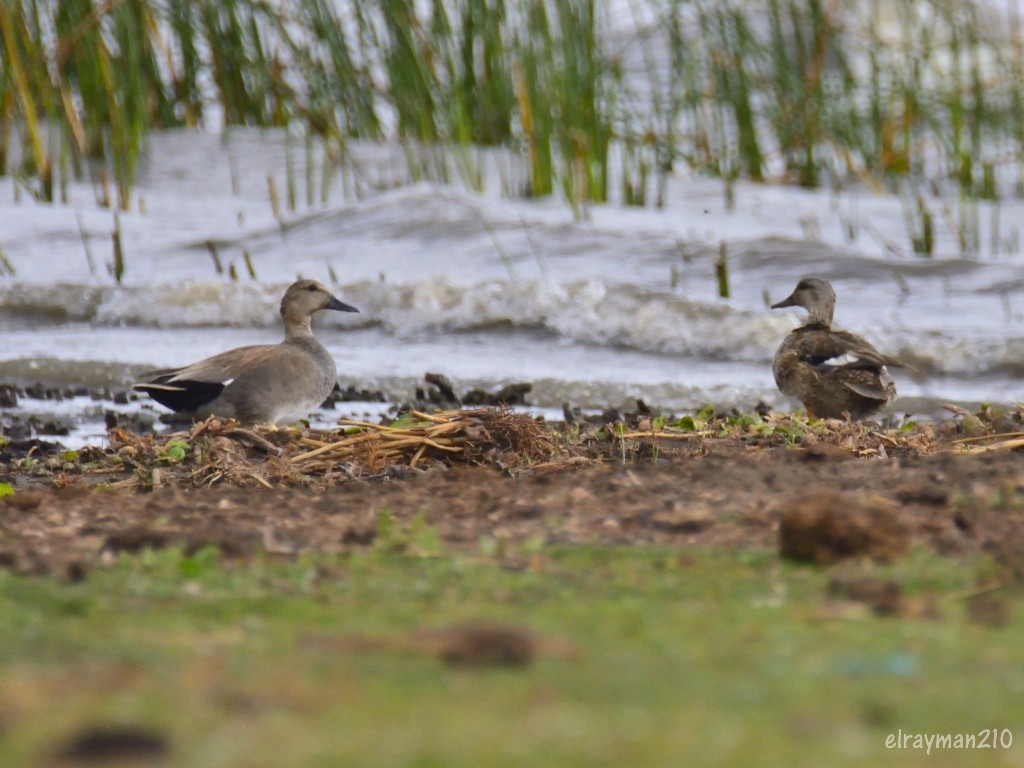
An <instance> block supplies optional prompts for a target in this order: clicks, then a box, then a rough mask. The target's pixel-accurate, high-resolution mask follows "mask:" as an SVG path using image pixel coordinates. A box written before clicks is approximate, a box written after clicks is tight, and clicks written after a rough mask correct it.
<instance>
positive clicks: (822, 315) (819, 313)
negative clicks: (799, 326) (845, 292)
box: [807, 304, 835, 328]
mask: <svg viewBox="0 0 1024 768" xmlns="http://www.w3.org/2000/svg"><path fill="white" fill-rule="evenodd" d="M834 310H835V307H834V306H833V305H832V304H818V305H815V306H813V307H808V308H807V312H808V317H807V325H820V326H824V327H825V328H831V327H832V315H833V313H834Z"/></svg>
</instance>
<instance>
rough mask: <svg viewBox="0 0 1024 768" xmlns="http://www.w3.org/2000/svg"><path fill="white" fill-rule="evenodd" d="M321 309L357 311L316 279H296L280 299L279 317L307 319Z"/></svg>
mask: <svg viewBox="0 0 1024 768" xmlns="http://www.w3.org/2000/svg"><path fill="white" fill-rule="evenodd" d="M321 309H335V310H337V311H339V312H358V311H359V310H358V309H356V308H355V307H352V306H349V305H348V304H345V303H343V302H340V301H338V300H337V299H336V298H334V296H332V295H331V292H330V291H329V290H328V289H327V286H326V285H324V284H323V283H321V282H318V281H317V280H298V281H296V282H294V283H292V284H291V285H289V286H288V290H287V291H285V292H284V298H283V299H281V317H283V318H284V319H285V320H298V321H302V320H308V319H309V317H310V315H312V314H313V313H314V312H319V311H320V310H321Z"/></svg>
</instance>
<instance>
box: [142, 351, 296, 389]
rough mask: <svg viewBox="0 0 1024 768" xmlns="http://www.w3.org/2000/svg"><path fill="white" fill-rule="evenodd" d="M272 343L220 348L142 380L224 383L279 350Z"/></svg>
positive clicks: (265, 360) (151, 374)
mask: <svg viewBox="0 0 1024 768" xmlns="http://www.w3.org/2000/svg"><path fill="white" fill-rule="evenodd" d="M277 350H278V347H277V345H276V344H257V345H254V346H250V347H238V348H237V349H232V350H228V351H227V352H221V353H220V354H219V355H214V356H213V357H207V358H206V359H204V360H199V361H198V362H195V363H192V364H191V365H186V366H184V367H182V368H168V369H166V370H162V371H152V372H150V373H147V374H146V375H145V376H144V381H143V383H144V384H175V383H179V382H184V381H198V382H203V383H205V384H223V385H225V386H226V385H227V383H228V382H229V381H231V379H234V378H235V377H236V376H238V375H239V374H240V373H242V372H243V371H246V370H251V369H253V368H256V367H259V366H262V365H265V364H267V362H268V361H269V360H271V359H273V358H274V357H276V356H277V355H279V354H280V352H279V351H277Z"/></svg>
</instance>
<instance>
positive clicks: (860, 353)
mask: <svg viewBox="0 0 1024 768" xmlns="http://www.w3.org/2000/svg"><path fill="white" fill-rule="evenodd" d="M835 306H836V293H835V291H834V290H833V289H832V286H831V285H830V284H829V282H828V281H827V280H822V279H821V278H818V277H805V278H803V279H802V280H801V281H800V282H799V283H797V286H796V289H795V290H794V291H793V293H792V294H790V295H789V296H788V297H787V298H785V299H783V300H782V301H780V302H778V303H777V304H773V305H772V309H780V308H782V307H803V308H804V309H806V310H807V312H808V313H809V317H808V318H807V323H806V324H805V325H802V326H801V327H799V328H797V329H795V330H794V331H793V332H792V333H790V334H789V335H788V336H787V337H786V339H785V340H784V341H783V342H782V346H780V347H779V350H778V352H776V353H775V360H774V362H773V363H772V373H773V374H774V375H775V383H776V385H777V386H778V388H779V390H780V391H781V392H782V393H783V394H784V395H788V396H789V397H794V398H796V399H797V400H799V401H800V402H801V403H803V404H804V407H805V408H806V409H807V415H808V416H810V417H814V418H820V419H841V418H847V417H848V418H850V419H854V420H858V419H863V418H865V417H866V416H870V415H871V414H872V413H875V412H876V411H878V410H879V409H881V408H882V407H884V406H885V405H886V403H888V402H889V401H890V400H892V399H893V398H894V397H896V385H895V384H894V383H893V381H892V378H891V377H890V376H889V372H888V371H887V370H886V366H893V367H900V366H902V365H903V363H902V362H901V361H900V360H898V359H896V358H894V357H890V356H888V355H883V354H882V353H881V352H879V351H878V350H877V349H875V348H874V347H873V346H871V344H869V343H868V342H867V341H865V340H864V339H862V338H861V337H860V336H856V335H854V334H852V333H847V332H846V331H836V330H833V328H832V315H833V312H834V311H835Z"/></svg>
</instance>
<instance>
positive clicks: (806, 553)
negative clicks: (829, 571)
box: [779, 491, 910, 565]
mask: <svg viewBox="0 0 1024 768" xmlns="http://www.w3.org/2000/svg"><path fill="white" fill-rule="evenodd" d="M898 513H899V508H898V507H897V506H896V505H895V504H893V503H891V502H889V501H887V500H886V499H884V498H881V497H862V496H860V495H858V494H853V493H837V492H833V491H821V492H816V493H809V494H806V495H804V496H801V497H799V498H797V499H795V500H793V501H792V502H790V503H789V504H788V505H787V506H786V508H785V509H784V511H783V512H782V516H781V519H780V525H779V553H780V554H781V555H782V556H783V557H785V558H789V559H791V560H799V561H802V562H810V563H817V564H819V565H829V564H831V563H836V562H839V561H840V560H845V559H847V558H855V557H865V558H870V559H871V560H876V561H879V562H890V561H892V560H896V559H897V558H899V557H901V556H902V555H903V554H904V553H905V552H906V551H907V549H908V547H909V546H910V532H909V531H908V530H907V528H906V526H905V525H904V524H903V523H902V522H901V521H900V520H899V517H898Z"/></svg>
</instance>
